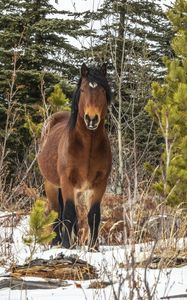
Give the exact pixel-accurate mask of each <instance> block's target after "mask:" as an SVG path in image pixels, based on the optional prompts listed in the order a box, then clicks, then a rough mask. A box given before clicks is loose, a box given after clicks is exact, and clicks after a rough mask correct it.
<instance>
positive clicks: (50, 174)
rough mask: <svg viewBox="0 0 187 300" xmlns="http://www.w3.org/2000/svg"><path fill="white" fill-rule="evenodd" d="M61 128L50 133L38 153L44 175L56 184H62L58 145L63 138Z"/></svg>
mask: <svg viewBox="0 0 187 300" xmlns="http://www.w3.org/2000/svg"><path fill="white" fill-rule="evenodd" d="M61 136H62V134H61V130H58V131H57V130H56V132H55V134H51V135H49V137H48V139H47V141H46V142H45V144H44V146H43V147H42V149H41V151H40V153H39V154H38V164H39V168H40V171H41V173H42V175H43V176H44V177H45V178H46V179H47V180H48V181H49V182H51V183H53V184H54V185H56V186H59V185H60V180H59V175H58V171H57V159H58V145H59V140H60V138H61Z"/></svg>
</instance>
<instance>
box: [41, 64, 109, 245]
mask: <svg viewBox="0 0 187 300" xmlns="http://www.w3.org/2000/svg"><path fill="white" fill-rule="evenodd" d="M110 99H111V92H110V87H109V84H108V81H107V78H106V65H105V64H103V65H102V67H100V68H94V67H90V68H88V67H87V66H86V64H85V63H83V65H82V67H81V77H80V79H79V81H78V84H77V88H76V90H75V92H74V95H73V99H72V105H71V112H58V113H55V114H53V115H52V116H51V117H50V118H49V120H48V121H47V123H46V124H45V126H44V127H45V128H44V130H43V133H42V136H41V143H40V151H39V154H38V164H39V168H40V171H41V173H42V175H43V177H44V178H45V191H46V195H47V198H48V201H49V208H50V209H55V210H56V211H58V220H57V221H56V222H55V226H54V230H55V232H56V238H55V239H54V241H53V244H58V243H60V244H61V245H62V247H65V248H71V247H73V245H74V239H73V235H74V236H77V239H78V242H79V244H80V245H82V244H84V243H86V242H88V248H89V249H90V250H92V249H97V248H98V229H99V224H100V218H101V217H100V214H101V213H100V204H101V200H102V197H103V194H104V192H105V190H106V185H107V179H108V177H109V174H110V171H111V164H112V155H111V149H110V143H109V139H108V136H107V132H106V129H105V125H104V122H105V117H106V114H107V106H108V105H109V103H110ZM61 224H62V225H61ZM88 232H90V234H88ZM88 236H89V239H88Z"/></svg>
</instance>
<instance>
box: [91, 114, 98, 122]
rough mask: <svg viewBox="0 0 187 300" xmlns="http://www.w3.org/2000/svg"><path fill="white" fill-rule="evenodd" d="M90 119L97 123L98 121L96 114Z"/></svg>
mask: <svg viewBox="0 0 187 300" xmlns="http://www.w3.org/2000/svg"><path fill="white" fill-rule="evenodd" d="M92 121H93V122H94V123H97V122H98V121H99V117H98V115H95V117H94V118H93V119H92Z"/></svg>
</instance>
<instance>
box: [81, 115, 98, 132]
mask: <svg viewBox="0 0 187 300" xmlns="http://www.w3.org/2000/svg"><path fill="white" fill-rule="evenodd" d="M84 122H85V124H86V127H87V128H88V129H89V130H96V129H97V127H98V125H99V122H100V118H99V116H98V115H95V116H93V117H90V116H89V115H88V114H85V115H84Z"/></svg>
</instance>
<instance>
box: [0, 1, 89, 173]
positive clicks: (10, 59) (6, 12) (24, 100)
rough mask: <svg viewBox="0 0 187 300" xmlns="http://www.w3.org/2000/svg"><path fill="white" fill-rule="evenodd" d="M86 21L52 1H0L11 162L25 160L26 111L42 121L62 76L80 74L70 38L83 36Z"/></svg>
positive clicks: (0, 83)
mask: <svg viewBox="0 0 187 300" xmlns="http://www.w3.org/2000/svg"><path fill="white" fill-rule="evenodd" d="M84 24H85V21H81V20H80V18H79V14H77V15H75V16H74V18H72V15H71V14H70V13H68V12H66V11H57V10H56V9H55V8H54V7H53V5H51V4H50V1H49V0H31V1H26V0H15V1H12V0H7V1H4V0H0V28H1V31H0V78H1V80H0V127H1V131H0V139H1V140H2V139H3V138H4V136H5V130H4V129H5V127H6V121H7V115H9V123H10V122H12V124H13V121H12V120H14V122H15V124H14V126H13V128H11V134H10V135H9V138H8V140H7V146H8V148H10V149H11V152H10V153H9V156H8V157H7V158H8V159H9V160H10V159H12V162H13V164H12V166H13V165H14V162H15V155H16V156H17V158H18V160H22V159H23V156H24V153H25V150H26V149H28V145H29V144H30V143H31V141H32V136H30V134H29V131H28V129H27V128H26V126H23V125H24V123H25V114H26V115H27V116H28V115H29V116H30V117H31V118H32V120H33V122H35V123H40V122H41V121H42V118H43V116H42V110H41V105H42V100H43V101H44V100H46V99H45V98H47V97H48V96H49V95H50V93H51V92H52V90H53V87H54V85H55V84H58V83H59V82H60V81H61V79H62V77H63V78H69V79H71V78H72V77H73V76H75V75H76V74H77V69H76V66H75V64H72V61H75V58H76V55H78V54H79V51H78V49H76V48H75V47H74V46H72V45H71V43H70V42H69V40H68V39H69V37H71V38H77V36H79V35H84V34H85V33H84V30H83V27H84ZM65 93H66V91H65ZM1 140H0V142H1ZM10 156H11V157H10ZM11 172H12V173H14V172H13V170H11Z"/></svg>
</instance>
